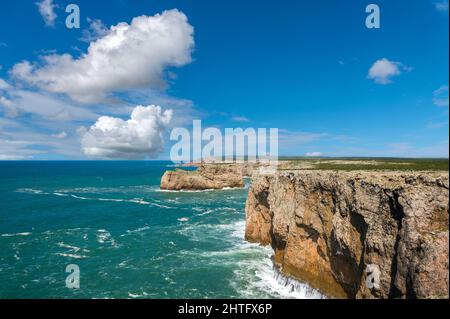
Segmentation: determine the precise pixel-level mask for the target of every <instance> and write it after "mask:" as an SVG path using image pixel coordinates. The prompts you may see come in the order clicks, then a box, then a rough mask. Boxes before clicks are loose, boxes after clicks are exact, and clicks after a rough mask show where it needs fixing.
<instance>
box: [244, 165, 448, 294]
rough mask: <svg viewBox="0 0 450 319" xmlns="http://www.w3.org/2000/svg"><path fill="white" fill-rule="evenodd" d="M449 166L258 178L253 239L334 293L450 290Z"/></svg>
mask: <svg viewBox="0 0 450 319" xmlns="http://www.w3.org/2000/svg"><path fill="white" fill-rule="evenodd" d="M448 221H449V175H448V172H373V171H371V172H369V171H351V172H345V171H316V170H311V171H295V172H290V171H283V172H277V173H275V174H273V175H259V176H256V175H255V176H254V180H253V183H252V186H251V188H250V190H249V194H248V199H247V203H246V233H245V236H246V239H247V240H248V241H251V242H257V243H261V244H263V245H269V244H270V245H271V246H272V247H273V249H274V251H275V256H274V262H275V263H276V264H277V265H278V266H279V267H280V268H281V270H282V271H283V272H284V273H285V274H287V275H289V276H292V277H294V278H297V279H298V280H300V281H303V282H306V283H308V284H309V285H310V286H312V287H314V288H316V289H318V290H320V291H321V292H323V293H324V294H326V295H328V296H330V297H336V298H448V297H449V265H448V264H449V254H448V253H449V243H448V240H449V223H448Z"/></svg>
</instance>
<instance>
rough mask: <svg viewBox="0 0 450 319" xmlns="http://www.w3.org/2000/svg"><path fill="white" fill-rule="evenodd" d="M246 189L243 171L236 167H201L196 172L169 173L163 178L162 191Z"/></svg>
mask: <svg viewBox="0 0 450 319" xmlns="http://www.w3.org/2000/svg"><path fill="white" fill-rule="evenodd" d="M226 187H231V188H233V187H244V181H243V179H242V172H241V170H240V169H239V168H238V167H237V166H234V165H225V164H218V165H201V166H200V167H199V168H198V169H197V170H196V171H186V170H180V169H178V170H175V171H167V172H165V173H164V175H163V177H162V178H161V189H165V190H205V189H222V188H226Z"/></svg>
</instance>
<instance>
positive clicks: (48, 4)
mask: <svg viewBox="0 0 450 319" xmlns="http://www.w3.org/2000/svg"><path fill="white" fill-rule="evenodd" d="M36 5H37V6H38V10H39V13H40V14H41V16H42V19H44V22H45V25H46V26H48V27H53V26H55V21H56V18H57V17H58V16H57V14H56V13H55V8H56V7H57V5H55V4H53V0H41V1H38V2H36Z"/></svg>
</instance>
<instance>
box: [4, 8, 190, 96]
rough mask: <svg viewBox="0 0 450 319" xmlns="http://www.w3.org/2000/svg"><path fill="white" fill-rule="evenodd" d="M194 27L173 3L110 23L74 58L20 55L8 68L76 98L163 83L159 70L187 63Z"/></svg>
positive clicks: (27, 80)
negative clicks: (35, 59)
mask: <svg viewBox="0 0 450 319" xmlns="http://www.w3.org/2000/svg"><path fill="white" fill-rule="evenodd" d="M193 33H194V29H193V27H192V26H191V25H190V24H189V22H188V19H187V17H186V15H184V14H183V13H182V12H180V11H178V10H176V9H173V10H169V11H164V12H163V13H161V14H156V15H154V16H145V15H143V16H140V17H136V18H134V19H133V20H132V22H131V24H128V23H125V22H122V23H119V24H117V25H115V26H112V27H111V28H110V29H109V30H108V32H107V33H106V35H104V36H103V37H100V38H99V39H97V40H96V41H94V42H91V43H90V45H89V48H88V50H87V53H85V54H83V55H81V56H80V57H79V58H74V57H73V56H71V55H70V54H63V55H57V54H52V55H47V56H43V57H42V61H40V62H37V63H31V62H29V61H23V62H21V63H18V64H16V65H15V66H14V67H13V69H12V70H11V74H12V75H13V76H14V77H15V78H17V79H19V80H22V81H25V82H27V83H29V84H30V85H33V86H37V87H39V88H41V89H45V90H47V91H49V92H52V93H63V94H67V95H69V96H70V97H71V98H73V99H74V100H76V101H79V102H83V103H94V102H101V101H104V100H105V99H106V98H107V97H108V95H109V94H111V93H114V92H122V91H126V90H129V89H140V88H163V87H164V85H165V81H164V70H165V69H166V68H167V67H173V66H175V67H180V66H183V65H185V64H187V63H190V62H191V60H192V58H191V52H192V49H193V47H194V38H193Z"/></svg>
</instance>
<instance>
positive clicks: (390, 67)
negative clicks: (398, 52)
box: [367, 58, 412, 85]
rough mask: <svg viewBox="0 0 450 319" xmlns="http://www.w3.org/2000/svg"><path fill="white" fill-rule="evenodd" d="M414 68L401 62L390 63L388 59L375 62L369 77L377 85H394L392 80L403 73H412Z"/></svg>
mask: <svg viewBox="0 0 450 319" xmlns="http://www.w3.org/2000/svg"><path fill="white" fill-rule="evenodd" d="M410 71H412V68H411V67H409V66H406V65H404V64H403V63H401V62H395V61H390V60H388V59H386V58H383V59H380V60H377V61H375V63H374V64H373V65H372V66H371V67H370V69H369V74H368V75H367V77H368V78H369V79H371V80H374V82H375V83H377V84H383V85H384V84H389V83H392V78H393V77H396V76H399V75H400V74H402V73H403V72H410Z"/></svg>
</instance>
